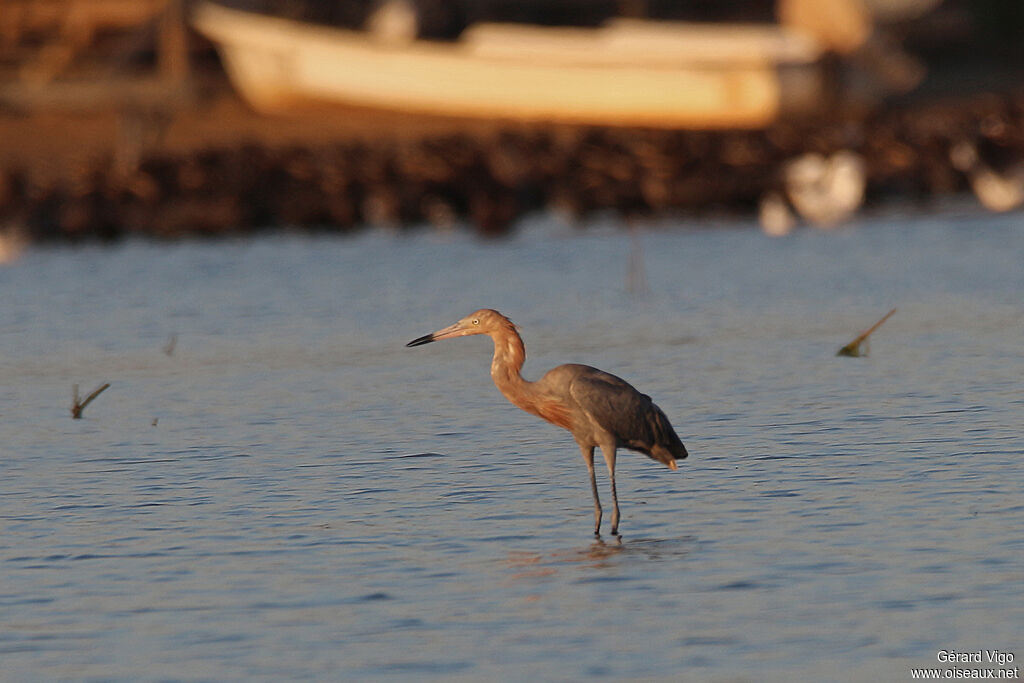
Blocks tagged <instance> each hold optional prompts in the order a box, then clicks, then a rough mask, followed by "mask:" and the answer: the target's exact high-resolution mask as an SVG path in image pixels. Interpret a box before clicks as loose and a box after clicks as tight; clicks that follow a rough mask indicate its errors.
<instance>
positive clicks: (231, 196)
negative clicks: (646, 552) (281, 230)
mask: <svg viewBox="0 0 1024 683" xmlns="http://www.w3.org/2000/svg"><path fill="white" fill-rule="evenodd" d="M1022 32H1024V5H1022V4H1021V3H1020V2H1017V1H1016V0H820V1H811V0H725V1H714V2H712V1H710V0H689V1H687V0H594V1H590V0H586V1H584V0H530V1H528V2H512V1H510V0H387V1H384V2H372V1H370V0H223V1H222V2H219V3H213V2H208V1H205V0H204V1H197V0H0V235H2V236H3V241H4V243H5V244H8V245H11V244H14V243H20V242H39V241H52V240H60V241H66V240H71V241H80V240H87V241H89V240H115V239H118V238H122V237H125V236H128V235H134V234H142V235H149V236H156V237H161V238H174V237H179V236H186V235H221V234H237V233H239V232H249V231H254V230H263V229H267V228H275V227H281V226H295V227H302V228H307V229H310V230H318V231H331V232H333V231H349V230H356V229H361V228H365V227H367V226H371V227H372V226H385V227H390V228H395V229H404V228H424V227H430V228H433V229H451V228H460V229H461V228H465V229H469V230H473V231H477V232H479V233H481V234H485V235H501V234H504V233H506V232H508V231H509V230H513V229H514V228H515V226H516V224H517V221H518V220H519V219H520V218H522V217H523V216H525V215H528V214H531V213H535V212H552V213H554V214H555V215H557V216H559V217H560V218H563V219H565V220H567V221H569V222H571V223H572V224H583V223H584V222H585V221H586V219H587V218H588V217H590V216H593V215H595V214H598V213H602V212H612V213H613V214H614V215H616V216H619V217H622V218H624V219H626V220H625V222H624V223H623V224H624V225H625V224H628V223H630V222H631V221H634V220H636V219H644V218H648V217H655V218H658V217H664V216H670V217H671V216H676V215H687V216H706V215H721V214H726V215H733V214H735V215H740V216H754V215H756V216H758V218H759V221H760V224H761V226H762V227H763V229H765V230H766V231H768V232H770V233H772V234H784V233H785V232H788V231H789V230H790V229H792V227H793V226H794V225H797V224H799V223H801V222H805V223H809V224H811V225H815V226H819V227H826V228H827V227H831V226H834V225H838V224H841V223H843V222H844V221H845V220H847V219H848V218H849V217H850V216H852V215H853V214H854V213H855V212H856V211H858V210H860V209H861V207H862V206H863V205H864V204H865V203H867V204H869V205H879V204H885V203H888V202H899V203H902V204H909V205H910V206H911V207H912V208H913V209H928V208H929V207H932V206H934V205H935V202H937V201H939V202H941V201H942V200H943V198H945V197H949V196H960V195H964V194H965V193H973V195H974V197H975V199H974V200H972V201H977V202H978V203H980V205H982V206H984V207H986V208H987V209H989V210H993V211H1008V210H1012V209H1014V208H1016V207H1017V206H1018V205H1019V204H1020V203H1021V202H1022V201H1024V98H1022V91H1021V84H1022V83H1024V81H1022V74H1024V47H1022V44H1021V41H1020V39H1019V38H1020V36H1021V35H1022ZM8 248H10V247H8Z"/></svg>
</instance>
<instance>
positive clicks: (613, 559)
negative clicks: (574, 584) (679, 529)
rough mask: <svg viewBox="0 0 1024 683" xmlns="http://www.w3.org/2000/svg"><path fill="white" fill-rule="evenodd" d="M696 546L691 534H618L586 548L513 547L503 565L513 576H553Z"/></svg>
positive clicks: (659, 557) (678, 554)
mask: <svg viewBox="0 0 1024 683" xmlns="http://www.w3.org/2000/svg"><path fill="white" fill-rule="evenodd" d="M696 545H697V539H696V538H695V537H693V536H682V537H680V538H669V539H656V538H641V539H636V540H629V541H627V540H623V538H622V537H621V536H619V537H616V538H614V539H612V540H608V541H605V540H604V539H601V538H599V539H597V540H595V541H593V542H592V543H590V545H588V546H587V547H585V548H575V549H570V550H556V551H554V552H547V553H536V552H530V551H522V550H513V551H511V552H509V554H508V555H507V556H506V558H505V563H506V565H507V566H508V567H509V568H510V569H512V570H514V574H513V575H512V578H515V579H520V578H530V577H541V576H554V575H555V574H557V573H558V571H559V569H564V568H566V567H589V568H593V569H609V568H614V567H619V566H622V565H623V563H624V562H631V561H636V560H640V561H645V562H658V561H666V560H678V559H681V558H684V557H686V556H687V555H689V554H690V553H691V552H692V551H693V550H694V548H695V547H696Z"/></svg>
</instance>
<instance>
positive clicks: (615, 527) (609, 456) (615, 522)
mask: <svg viewBox="0 0 1024 683" xmlns="http://www.w3.org/2000/svg"><path fill="white" fill-rule="evenodd" d="M601 454H602V455H604V461H605V464H607V465H608V478H609V479H611V482H612V536H618V535H619V493H618V491H616V490H615V448H605V447H604V446H602V447H601Z"/></svg>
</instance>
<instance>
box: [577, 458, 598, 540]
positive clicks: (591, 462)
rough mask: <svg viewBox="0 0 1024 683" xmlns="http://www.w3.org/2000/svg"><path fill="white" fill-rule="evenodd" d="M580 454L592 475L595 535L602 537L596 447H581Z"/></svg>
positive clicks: (591, 487) (591, 489) (591, 486)
mask: <svg viewBox="0 0 1024 683" xmlns="http://www.w3.org/2000/svg"><path fill="white" fill-rule="evenodd" d="M580 453H582V454H583V460H584V461H585V462H586V463H587V472H588V473H589V474H590V492H591V493H592V494H593V496H594V535H595V536H600V535H601V499H600V498H599V497H598V495H597V477H596V476H595V475H594V447H593V446H590V447H589V448H588V447H586V446H580Z"/></svg>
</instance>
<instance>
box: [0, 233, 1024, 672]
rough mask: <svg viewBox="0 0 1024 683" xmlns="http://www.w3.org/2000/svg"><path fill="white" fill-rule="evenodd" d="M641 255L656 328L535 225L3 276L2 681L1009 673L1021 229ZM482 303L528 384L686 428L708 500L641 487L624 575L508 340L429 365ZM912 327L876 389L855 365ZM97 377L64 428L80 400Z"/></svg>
mask: <svg viewBox="0 0 1024 683" xmlns="http://www.w3.org/2000/svg"><path fill="white" fill-rule="evenodd" d="M640 245H641V247H642V253H643V265H644V272H643V273H642V275H640V276H639V277H638V276H637V272H636V271H634V277H633V284H634V285H637V283H640V284H644V283H645V284H646V288H647V290H648V291H647V293H646V294H637V293H636V291H635V290H636V287H634V292H633V293H631V292H630V291H629V287H628V286H627V285H628V281H629V277H628V275H629V261H630V258H629V254H630V252H631V249H632V247H631V241H630V238H629V236H628V235H625V234H623V233H621V232H619V231H615V230H609V229H597V230H594V231H592V232H591V233H588V234H569V233H568V232H566V231H565V230H564V229H558V228H557V226H552V225H547V224H544V223H543V222H539V223H537V224H535V225H532V226H530V227H528V228H527V229H526V230H525V231H524V232H523V233H522V234H520V235H519V236H518V237H516V238H514V239H512V240H510V241H505V242H480V241H477V240H475V239H473V238H470V237H467V236H458V235H456V236H449V237H441V236H435V235H430V234H425V233H424V234H419V235H414V236H394V235H382V234H367V235H363V236H360V237H356V238H352V239H327V238H312V237H303V236H289V237H278V238H264V239H255V240H251V241H250V240H246V241H238V242H216V243H198V242H190V243H184V244H147V243H131V244H127V245H122V246H116V247H113V248H92V247H90V248H82V249H53V250H38V251H30V252H28V253H27V254H26V255H25V256H24V257H23V258H22V259H21V260H19V261H17V262H16V263H14V264H12V265H8V266H4V267H0V292H2V295H3V303H2V305H0V531H2V533H0V679H2V680H4V681H38V680H97V681H99V680H103V681H106V680H116V681H147V680H172V681H178V680H180V681H225V680H246V681H249V680H268V681H271V680H274V681H276V680H286V679H288V680H297V679H302V680H324V681H330V680H400V679H405V680H438V681H441V680H444V681H449V680H465V681H477V680H511V681H517V680H545V681H577V680H584V679H602V678H604V679H608V680H644V681H647V680H696V681H762V680H778V681H789V680H802V681H827V680H892V681H899V680H910V668H911V667H932V666H945V665H941V664H940V663H938V662H937V661H936V653H937V652H938V651H939V650H943V649H946V650H958V651H968V650H977V649H982V648H985V649H993V650H994V649H999V650H1002V651H1004V652H1013V653H1015V656H1016V660H1017V661H1016V662H1014V663H1012V664H1010V665H1008V666H1012V665H1018V666H1019V665H1020V660H1022V659H1024V647H1022V633H1024V629H1022V625H1024V560H1022V558H1024V499H1022V497H1021V489H1022V483H1024V476H1022V474H1024V472H1022V464H1021V458H1022V453H1024V435H1022V425H1024V394H1022V390H1021V387H1022V383H1021V378H1022V376H1024V342H1022V338H1024V265H1022V263H1024V261H1022V257H1024V224H1022V219H1021V217H1020V216H1019V215H1014V216H1008V217H989V216H971V217H962V216H951V217H930V218H913V219H907V218H899V219H896V218H878V219H874V220H866V221H865V222H863V223H862V224H860V225H857V226H854V227H851V228H849V229H846V230H844V231H841V232H839V233H835V234H821V233H815V232H810V231H805V232H801V233H798V234H796V235H793V236H791V237H789V238H786V239H781V240H770V239H768V238H766V237H763V236H761V235H760V234H759V233H758V232H756V231H755V230H753V229H747V228H738V227H735V226H734V227H726V228H722V229H717V230H705V229H697V228H693V227H691V228H689V229H664V230H658V231H648V232H646V233H644V234H643V235H642V237H641V239H640ZM641 289H642V287H641ZM484 306H486V307H493V308H497V309H499V310H501V311H502V312H504V313H506V314H507V315H509V316H510V317H511V318H512V319H513V320H514V321H516V322H517V323H518V324H519V326H520V328H521V331H522V334H523V336H524V339H525V340H526V344H527V348H528V351H529V359H528V361H527V364H526V368H525V374H526V375H527V377H529V378H532V379H536V378H538V377H539V376H540V375H541V374H542V373H543V372H544V371H545V370H547V369H548V368H549V367H552V366H553V365H556V364H559V363H562V362H569V361H575V362H585V363H589V364H592V365H595V366H598V367H601V368H603V369H606V370H609V371H611V372H614V373H615V374H618V375H620V376H622V377H624V378H626V379H628V380H630V381H632V382H633V383H634V384H636V385H637V386H638V387H639V388H640V389H641V390H642V391H644V392H645V393H649V394H651V396H652V397H654V399H655V400H656V401H657V402H658V403H659V404H660V405H661V407H662V408H663V409H664V410H665V412H666V413H667V414H668V415H669V416H670V417H671V418H672V420H673V422H674V423H675V425H676V428H677V431H678V432H679V433H680V436H681V437H682V438H683V441H684V442H685V443H686V445H687V447H688V448H689V449H690V452H691V454H692V455H691V458H690V460H688V461H686V462H684V463H681V466H680V469H679V471H678V472H671V471H669V470H667V469H665V468H663V467H660V466H658V465H656V464H655V463H654V462H652V461H650V460H648V459H647V458H645V457H643V456H639V455H635V454H631V453H628V452H623V453H622V454H621V455H620V458H619V468H618V484H619V494H620V498H621V501H622V511H623V522H622V532H623V534H624V537H623V539H622V541H621V543H619V542H616V541H614V540H612V539H610V538H607V537H606V538H605V540H604V542H599V541H597V542H595V540H594V539H593V538H592V537H591V535H590V529H591V520H592V517H591V504H590V493H589V490H588V485H587V475H586V469H585V467H584V466H583V463H582V461H581V459H580V457H579V453H578V450H577V448H576V446H575V445H574V443H573V442H572V439H571V437H570V436H569V435H568V434H567V433H565V432H563V431H561V430H559V429H557V428H556V427H553V426H550V425H548V424H546V423H542V422H540V421H539V420H537V419H536V418H534V417H532V416H530V415H528V414H526V413H523V412H521V411H519V410H517V409H516V408H514V407H512V406H511V405H509V404H508V403H506V402H505V400H504V399H503V398H502V396H501V395H500V394H499V393H498V391H497V390H496V389H495V388H494V386H493V385H492V384H491V383H490V378H489V374H488V369H489V362H490V353H491V346H490V342H489V341H488V340H487V339H486V338H469V339H458V340H453V341H448V342H444V343H439V344H434V345H430V346H425V347H422V348H415V349H406V348H405V347H404V343H405V342H406V341H408V340H409V339H412V338H414V337H417V336H420V335H422V334H425V333H427V332H431V331H433V330H436V329H438V328H440V327H443V326H446V325H448V324H450V323H451V322H454V321H455V320H456V319H457V318H459V317H461V316H463V315H465V314H466V313H468V312H470V311H472V310H474V309H476V308H480V307H484ZM892 307H898V308H899V311H898V312H897V314H896V315H895V316H894V317H893V318H892V319H891V320H889V322H888V323H886V324H885V326H883V327H882V328H881V329H880V330H879V331H878V332H877V333H876V334H875V336H874V337H873V339H872V349H871V350H872V354H871V356H870V357H868V358H859V359H851V358H836V357H835V356H834V353H835V351H836V349H838V348H839V347H840V346H841V345H843V344H844V343H846V342H847V341H849V340H850V339H851V338H852V337H853V336H854V335H855V334H856V333H857V332H858V331H859V330H861V329H863V328H865V327H867V326H868V325H870V324H871V323H872V322H874V320H876V319H877V318H879V317H880V316H881V315H882V314H884V313H885V312H886V311H887V310H889V309H890V308H892ZM171 335H177V344H176V346H175V348H174V351H173V354H172V355H167V354H165V353H164V352H163V351H162V350H161V349H162V347H163V346H164V345H165V344H166V343H167V342H168V339H169V338H170V337H171ZM105 381H109V382H111V384H112V386H111V388H110V389H109V390H108V391H107V392H106V393H104V394H102V395H101V396H100V397H99V398H97V399H96V401H95V402H94V403H93V404H92V405H91V406H89V407H88V408H87V410H86V412H85V419H82V420H72V419H71V418H70V415H69V411H68V408H69V405H70V401H71V386H72V384H74V383H78V384H80V385H81V387H82V390H83V391H85V392H88V391H90V390H91V389H92V388H93V387H95V386H97V385H99V384H100V383H102V382H105ZM154 423H155V424H154ZM599 485H600V487H601V492H602V494H603V496H604V500H605V502H606V503H608V502H609V494H608V492H607V481H606V479H605V477H604V476H603V472H599ZM606 529H607V527H606ZM992 666H996V667H998V665H992Z"/></svg>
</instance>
